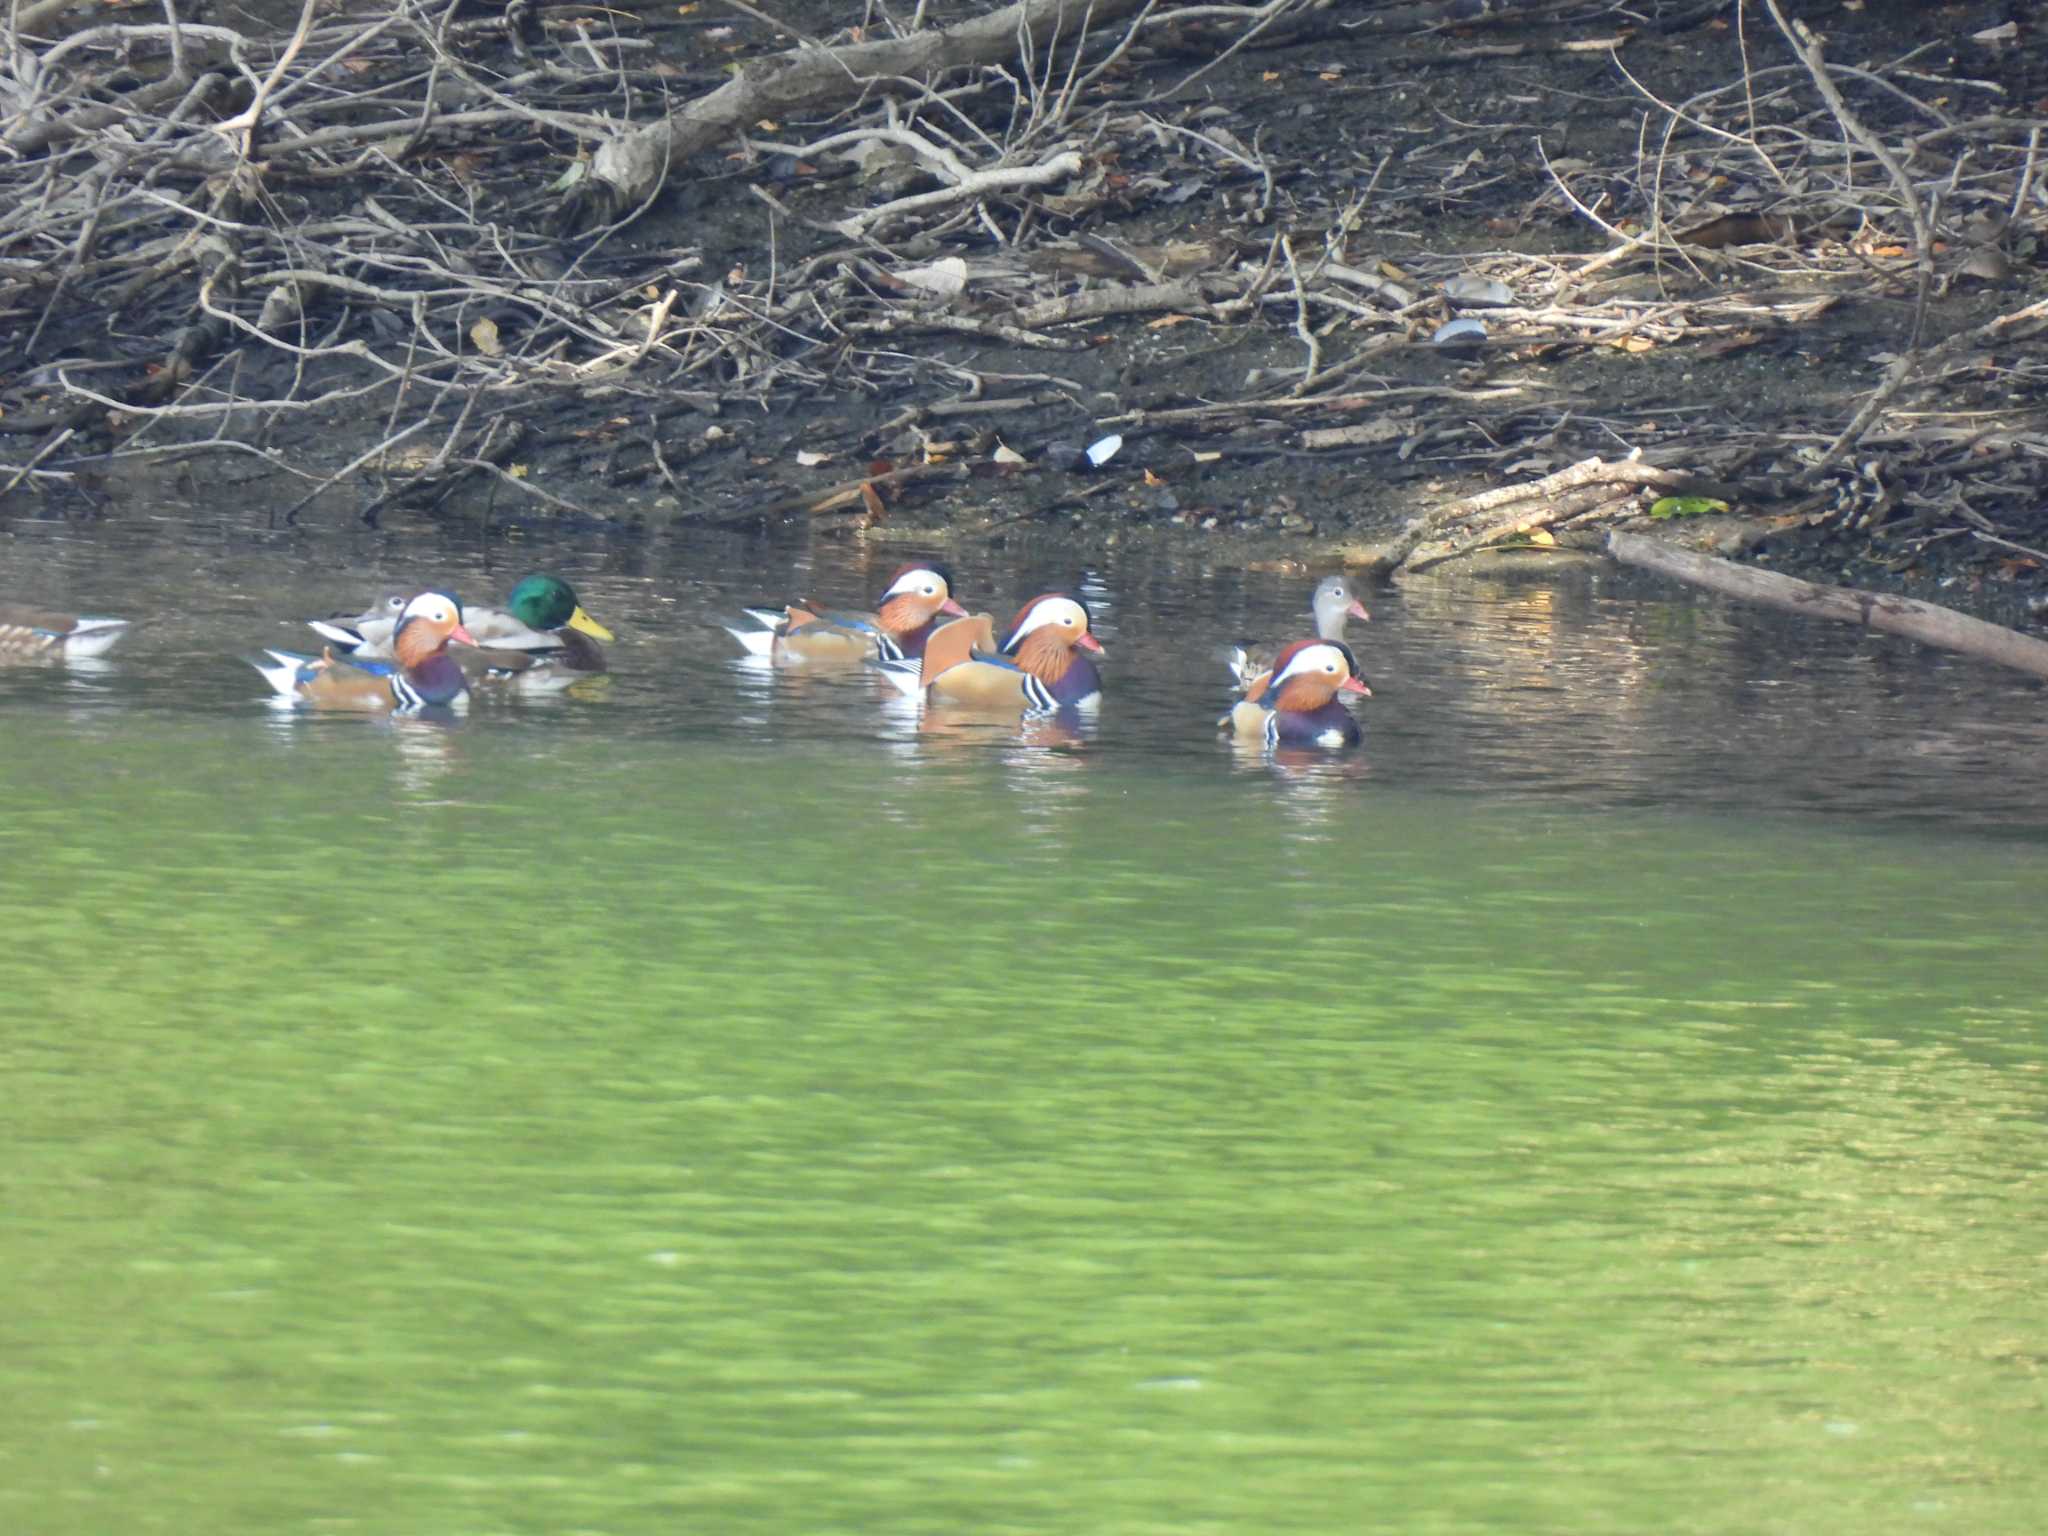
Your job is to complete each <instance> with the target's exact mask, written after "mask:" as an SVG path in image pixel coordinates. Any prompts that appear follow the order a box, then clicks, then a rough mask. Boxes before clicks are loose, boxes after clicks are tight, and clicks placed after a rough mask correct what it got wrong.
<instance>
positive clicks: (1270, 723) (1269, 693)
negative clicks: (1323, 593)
mask: <svg viewBox="0 0 2048 1536" xmlns="http://www.w3.org/2000/svg"><path fill="white" fill-rule="evenodd" d="M1340 693H1357V694H1363V695H1364V696H1365V697H1367V698H1371V697H1372V690H1371V689H1370V688H1368V687H1366V686H1365V679H1364V678H1362V677H1360V676H1359V675H1358V662H1357V660H1356V659H1355V658H1354V657H1353V656H1352V654H1351V647H1350V646H1348V645H1346V644H1344V642H1343V641H1341V640H1297V641H1295V642H1294V644H1292V645H1290V646H1288V647H1287V649H1286V650H1284V651H1282V652H1281V653H1280V654H1279V655H1278V656H1276V657H1275V658H1274V659H1273V671H1272V675H1271V678H1270V680H1263V687H1262V688H1261V690H1260V692H1259V693H1258V694H1257V695H1255V696H1252V697H1248V698H1244V699H1241V700H1239V701H1238V703H1237V706H1236V707H1235V708H1233V709H1232V710H1231V711H1230V713H1229V714H1227V715H1225V716H1224V717H1223V718H1222V719H1221V720H1219V721H1217V722H1216V724H1217V726H1218V727H1219V728H1221V729H1223V730H1227V731H1229V732H1231V734H1233V735H1234V736H1236V737H1237V739H1238V740H1239V741H1248V742H1259V741H1262V742H1264V743H1265V744H1266V745H1267V746H1269V747H1355V746H1357V745H1358V742H1359V738H1360V736H1361V735H1362V733H1361V732H1360V730H1359V729H1358V722H1357V721H1356V720H1355V719H1353V718H1352V716H1351V711H1350V710H1348V709H1346V708H1345V707H1344V705H1343V704H1342V702H1340V701H1339V699H1338V697H1337V696H1338V695H1339V694H1340Z"/></svg>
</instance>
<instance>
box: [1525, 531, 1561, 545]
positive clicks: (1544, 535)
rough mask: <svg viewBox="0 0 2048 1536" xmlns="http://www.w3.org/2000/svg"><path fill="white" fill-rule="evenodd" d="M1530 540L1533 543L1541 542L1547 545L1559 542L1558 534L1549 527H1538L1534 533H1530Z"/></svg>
mask: <svg viewBox="0 0 2048 1536" xmlns="http://www.w3.org/2000/svg"><path fill="white" fill-rule="evenodd" d="M1529 542H1530V543H1531V544H1541V545H1544V546H1546V547H1547V546H1549V545H1552V544H1555V543H1556V542H1557V535H1556V534H1554V533H1552V532H1551V531H1550V530H1549V529H1548V528H1538V529H1537V530H1536V531H1535V532H1534V533H1532V534H1530V535H1529Z"/></svg>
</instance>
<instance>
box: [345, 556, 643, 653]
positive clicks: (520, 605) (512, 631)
mask: <svg viewBox="0 0 2048 1536" xmlns="http://www.w3.org/2000/svg"><path fill="white" fill-rule="evenodd" d="M411 600H412V594H411V593H409V592H399V593H392V594H391V595H389V596H387V597H382V598H379V599H378V600H377V601H376V602H374V603H372V604H371V605H370V606H369V607H368V608H366V609H364V610H363V611H362V612H361V613H359V614H357V615H356V616H355V617H354V618H353V619H344V620H341V621H338V622H330V621H328V620H323V619H311V620H308V621H307V622H308V623H310V624H311V625H312V627H313V628H314V630H316V631H317V632H318V633H319V634H320V635H321V636H322V637H324V638H325V639H328V640H331V641H333V642H334V643H335V644H336V645H337V646H342V647H346V648H347V650H348V652H349V653H350V654H351V655H352V656H354V657H355V658H356V659H357V660H372V659H376V658H382V657H388V656H390V655H391V654H392V650H391V637H392V634H393V633H394V631H396V629H397V628H398V620H399V617H400V615H401V614H403V613H404V612H405V605H406V604H407V603H408V602H410V601H411ZM463 622H464V626H465V627H466V628H467V629H468V631H469V632H470V633H471V634H472V635H474V636H476V640H475V641H474V642H473V643H474V644H476V645H479V646H482V647H487V648H490V649H495V650H503V651H527V652H531V653H534V654H535V655H539V654H542V653H545V654H546V655H547V656H548V658H549V661H550V663H551V665H552V666H553V667H554V668H555V669H557V676H559V675H560V674H561V673H589V672H602V671H604V670H605V659H604V651H603V649H602V648H601V647H600V646H599V645H598V643H597V642H598V641H600V640H610V639H611V638H612V632H611V631H610V630H608V629H606V628H605V627H604V626H603V625H602V624H600V623H598V622H597V620H595V619H593V618H592V617H591V616H590V615H589V614H587V613H585V612H584V611H583V605H582V604H581V603H579V602H578V601H577V600H576V589H575V588H573V587H571V586H570V585H569V583H567V582H566V581H564V580H562V578H561V577H559V576H544V575H534V576H528V577H527V578H526V579H525V580H523V581H521V582H520V583H519V585H518V586H516V587H514V588H513V589H512V595H511V596H510V597H508V598H507V599H506V600H505V607H504V610H503V611H502V612H501V611H499V610H498V609H496V608H473V609H471V610H470V611H469V612H468V613H467V614H465V615H463ZM527 670H529V669H527V668H522V667H518V666H516V664H513V665H508V666H507V667H504V668H499V669H495V671H494V674H493V675H500V674H503V673H506V672H512V673H517V674H524V673H525V672H526V671H527ZM478 675H479V676H481V675H482V669H479V673H478Z"/></svg>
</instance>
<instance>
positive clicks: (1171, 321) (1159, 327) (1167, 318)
mask: <svg viewBox="0 0 2048 1536" xmlns="http://www.w3.org/2000/svg"><path fill="white" fill-rule="evenodd" d="M1193 318H1194V316H1192V315H1161V316H1160V317H1159V318H1158V319H1157V320H1147V321H1146V322H1145V327H1146V329H1147V330H1153V331H1164V330H1169V329H1171V328H1172V327H1174V326H1176V325H1181V324H1184V323H1185V322H1187V321H1189V320H1192V319H1193Z"/></svg>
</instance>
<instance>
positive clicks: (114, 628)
mask: <svg viewBox="0 0 2048 1536" xmlns="http://www.w3.org/2000/svg"><path fill="white" fill-rule="evenodd" d="M127 632H128V621H127V620H126V619H105V618H98V619H96V618H91V617H88V616H86V615H84V614H77V613H52V612H50V611H49V610H48V609H46V608H30V607H26V606H24V605H21V604H16V603H0V656H11V657H17V658H18V657H27V656H54V657H66V658H70V659H73V660H76V659H79V658H82V657H86V656H98V655H100V654H101V653H102V652H104V651H106V650H107V649H109V648H110V647H111V646H112V645H113V643H114V642H115V641H116V640H119V639H120V638H121V637H122V636H123V635H125V634H126V633H127Z"/></svg>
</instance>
